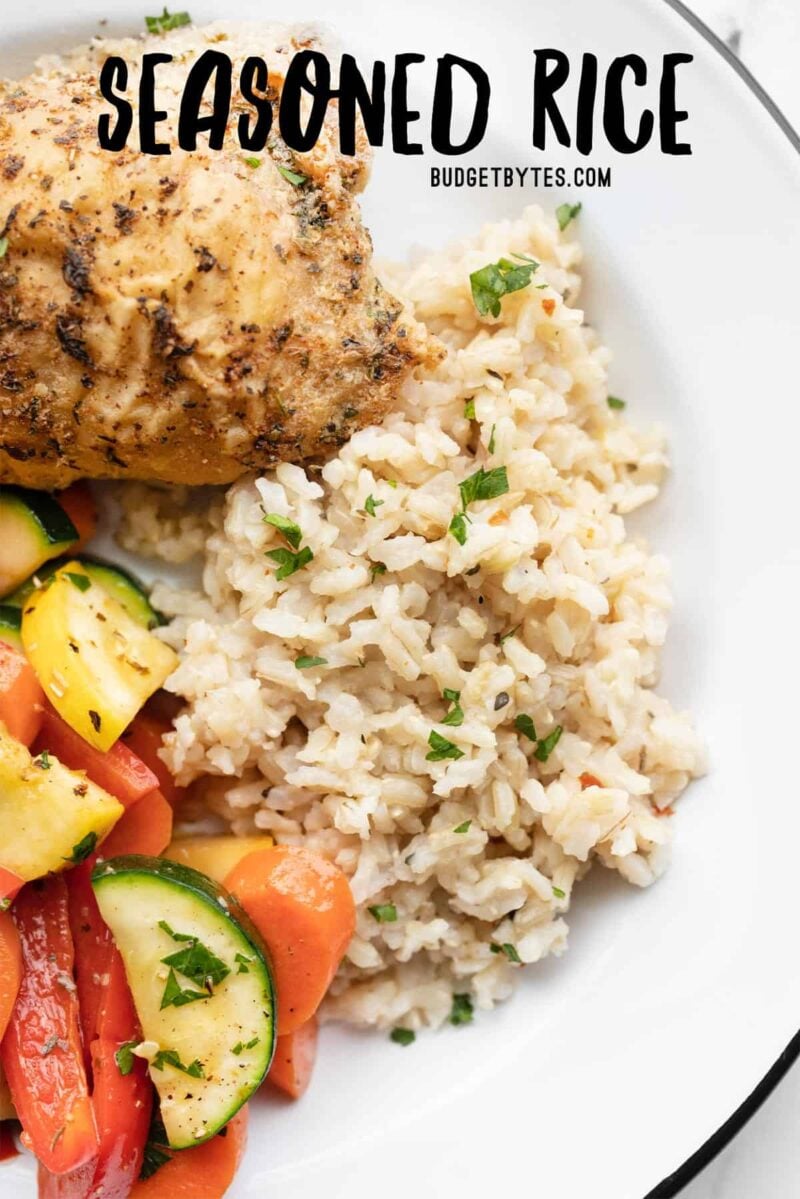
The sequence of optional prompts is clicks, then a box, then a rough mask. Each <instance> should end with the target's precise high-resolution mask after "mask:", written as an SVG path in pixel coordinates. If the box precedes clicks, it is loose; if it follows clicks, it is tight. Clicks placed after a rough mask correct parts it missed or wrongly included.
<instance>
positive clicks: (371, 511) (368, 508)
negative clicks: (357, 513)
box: [364, 495, 384, 516]
mask: <svg viewBox="0 0 800 1199" xmlns="http://www.w3.org/2000/svg"><path fill="white" fill-rule="evenodd" d="M383 503H384V501H383V500H376V499H375V496H374V495H368V496H367V498H366V500H365V501H364V511H365V512H366V514H367V516H374V515H375V509H376V508H380V506H381V504H383Z"/></svg>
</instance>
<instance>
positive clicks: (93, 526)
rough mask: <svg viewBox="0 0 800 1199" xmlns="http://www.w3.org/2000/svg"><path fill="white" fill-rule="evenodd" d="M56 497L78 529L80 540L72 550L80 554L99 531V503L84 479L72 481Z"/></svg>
mask: <svg viewBox="0 0 800 1199" xmlns="http://www.w3.org/2000/svg"><path fill="white" fill-rule="evenodd" d="M55 498H56V499H57V500H58V502H59V504H60V505H61V507H62V508H63V509H64V511H65V512H66V514H67V516H68V517H69V518H70V520H71V521H72V523H73V524H74V526H75V528H76V529H77V530H78V538H79V540H78V541H77V542H76V544H75V545H73V546H71V547H70V552H71V553H73V554H79V553H80V552H81V550H83V549H85V548H86V544H87V542H89V541H91V539H92V538H93V537H94V535H95V533H96V532H97V505H96V504H95V502H94V496H93V495H92V493H91V491H90V490H89V484H88V483H84V482H83V480H81V481H80V482H78V483H72V484H71V486H69V487H67V488H66V489H65V490H64V491H59V492H58V493H57V495H56V497H55Z"/></svg>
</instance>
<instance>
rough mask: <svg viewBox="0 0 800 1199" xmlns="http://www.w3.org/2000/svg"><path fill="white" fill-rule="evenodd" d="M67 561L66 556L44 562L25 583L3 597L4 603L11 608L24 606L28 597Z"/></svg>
mask: <svg viewBox="0 0 800 1199" xmlns="http://www.w3.org/2000/svg"><path fill="white" fill-rule="evenodd" d="M66 561H67V559H66V558H51V559H50V561H49V562H43V563H42V565H41V566H40V567H39V569H38V570H35V571H34V572H33V574H32V575H30V576H29V577H28V578H27V579H26V580H25V582H24V583H20V585H19V587H15V588H14V590H13V591H10V592H9V593H8V595H6V596H4V597H3V603H4V604H8V605H9V607H11V608H24V607H25V604H26V602H27V600H28V597H29V596H31V595H33V593H34V591H38V590H39V588H40V587H41V586H42V584H44V583H46V582H47V580H48V579H49V578H50V577H51V575H54V574H55V573H56V571H57V570H58V569H59V568H60V567H62V566H64V565H65V563H66Z"/></svg>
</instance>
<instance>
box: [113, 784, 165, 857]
mask: <svg viewBox="0 0 800 1199" xmlns="http://www.w3.org/2000/svg"><path fill="white" fill-rule="evenodd" d="M171 840H172V808H171V807H170V806H169V804H168V803H167V801H166V800H165V799H164V796H163V795H162V794H161V792H160V791H151V792H150V794H149V795H145V797H144V799H140V800H139V802H138V803H137V804H134V806H133V807H132V808H128V810H127V812H123V814H122V816H120V818H119V820H118V821H117V823H116V824H115V825H114V827H113V828H112V830H111V832H110V833H109V834H108V836H107V837H106V839H105V841H103V843H102V845H101V846H100V848H99V851H98V855H97V856H98V857H101V858H106V859H107V858H116V857H119V856H120V855H121V854H126V853H143V854H146V855H147V856H148V857H151V858H157V857H158V856H159V854H161V853H163V852H164V850H165V849H166V848H167V846H168V845H169V843H170V841H171Z"/></svg>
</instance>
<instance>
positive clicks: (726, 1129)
mask: <svg viewBox="0 0 800 1199" xmlns="http://www.w3.org/2000/svg"><path fill="white" fill-rule="evenodd" d="M665 3H666V4H668V5H669V7H670V8H672V9H674V10H675V12H676V13H678V14H679V16H681V17H683V19H684V20H685V21H687V22H688V24H689V25H691V26H692V28H693V29H695V30H696V31H697V33H699V34H700V36H701V37H703V38H705V40H706V41H707V42H708V43H709V45H711V46H712V47H713V48H714V49H715V50H716V51H717V53H719V54H721V55H722V57H723V58H724V59H725V61H726V62H727V63H728V64H729V66H731V67H732V68H733V70H734V71H735V72H736V74H737V75H738V76H739V78H740V79H742V80H743V82H744V83H745V84H746V85H747V87H748V88H749V89H750V91H751V92H752V93H753V95H754V96H755V97H756V99H757V100H758V101H759V102H760V103H761V104H762V105H763V107H764V108H765V109H766V110H767V112H768V113H769V115H770V116H771V117H772V119H773V120H774V121H775V123H776V124H777V126H778V128H779V129H780V130H781V131H782V132H783V133H784V134H785V135H786V137H788V139H789V142H790V144H791V145H792V146H793V148H794V149H795V150H796V151H797V153H798V154H800V135H798V133H797V132H796V130H795V129H794V127H793V126H792V125H791V124H790V122H789V120H788V118H787V117H786V116H784V114H783V113H782V112H781V110H780V108H779V107H778V105H777V104H776V103H775V101H774V100H773V99H772V97H771V96H770V95H769V94H768V93H767V92H766V91H765V90H764V88H763V87H762V86H761V84H760V83H759V82H758V80H757V79H755V78H754V77H753V76H752V75H751V74H750V72H749V71H748V69H747V67H746V66H745V65H744V64H743V63H742V62H741V60H740V59H739V58H738V57H737V56H736V55H735V54H734V53H733V51H732V50H731V48H730V47H729V46H726V44H725V42H723V41H722V39H721V38H719V37H717V35H716V34H715V33H714V32H713V31H712V30H711V29H709V28H708V26H707V25H706V24H705V22H704V21H701V19H700V18H699V17H698V16H696V15H695V14H694V13H693V12H692V11H691V10H690V9H688V8H687V7H686V5H685V4H683V3H682V0H665ZM798 1058H800V1032H797V1033H796V1034H795V1035H794V1036H793V1037H792V1039H791V1041H790V1042H789V1044H788V1045H787V1046H786V1048H785V1049H784V1051H783V1053H782V1054H781V1055H780V1057H779V1058H778V1060H777V1061H776V1062H774V1063H773V1065H772V1066H771V1067H770V1069H769V1070H768V1071H767V1073H766V1074H765V1075H764V1077H763V1078H762V1079H761V1081H760V1082H759V1083H758V1085H757V1086H756V1087H755V1088H754V1089H753V1091H751V1093H750V1094H749V1095H748V1096H747V1098H746V1099H745V1100H744V1101H743V1102H742V1103H741V1104H740V1105H739V1107H737V1109H736V1111H735V1112H734V1113H733V1115H731V1116H729V1117H728V1119H727V1120H726V1121H725V1123H724V1124H721V1125H720V1127H719V1128H718V1129H717V1131H716V1132H715V1133H712V1135H711V1136H710V1137H709V1138H708V1140H707V1141H705V1142H704V1143H703V1144H702V1145H701V1146H700V1148H699V1149H698V1150H696V1152H694V1153H693V1154H692V1156H691V1157H688V1158H687V1159H686V1161H685V1162H684V1163H683V1165H682V1166H679V1167H678V1169H677V1170H675V1171H674V1173H672V1174H670V1175H668V1177H666V1178H664V1179H662V1180H661V1182H659V1183H658V1185H657V1186H655V1187H653V1189H652V1190H651V1191H648V1192H647V1194H646V1195H645V1196H644V1197H643V1199H674V1196H675V1195H677V1194H679V1193H680V1191H682V1190H683V1189H684V1187H685V1186H688V1184H689V1183H690V1182H692V1180H693V1179H695V1178H697V1177H698V1175H699V1174H701V1173H702V1171H703V1170H705V1168H706V1166H707V1165H709V1164H710V1163H711V1162H712V1161H713V1160H714V1158H715V1157H716V1156H717V1154H718V1153H720V1152H721V1151H722V1150H723V1149H724V1148H725V1147H726V1145H729V1144H730V1142H731V1141H732V1140H733V1139H734V1137H736V1136H737V1135H738V1134H739V1133H740V1132H741V1131H742V1129H743V1128H744V1126H745V1124H747V1122H748V1121H749V1120H750V1119H751V1118H752V1117H753V1116H754V1115H755V1114H756V1112H757V1111H758V1109H759V1108H760V1107H761V1105H762V1103H763V1102H764V1100H765V1099H768V1098H769V1096H770V1095H771V1094H772V1092H773V1091H774V1090H775V1088H776V1087H777V1085H778V1083H779V1082H780V1081H781V1079H782V1078H783V1077H784V1076H785V1075H786V1074H787V1073H788V1072H789V1070H790V1069H791V1067H792V1066H793V1065H794V1064H795V1062H796V1061H797V1059H798Z"/></svg>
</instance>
